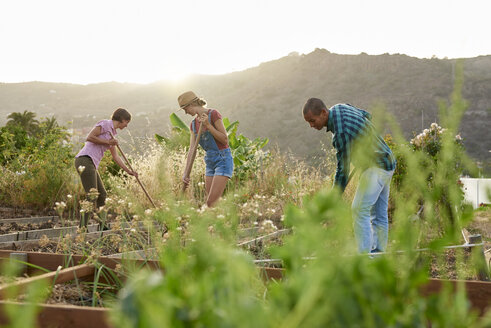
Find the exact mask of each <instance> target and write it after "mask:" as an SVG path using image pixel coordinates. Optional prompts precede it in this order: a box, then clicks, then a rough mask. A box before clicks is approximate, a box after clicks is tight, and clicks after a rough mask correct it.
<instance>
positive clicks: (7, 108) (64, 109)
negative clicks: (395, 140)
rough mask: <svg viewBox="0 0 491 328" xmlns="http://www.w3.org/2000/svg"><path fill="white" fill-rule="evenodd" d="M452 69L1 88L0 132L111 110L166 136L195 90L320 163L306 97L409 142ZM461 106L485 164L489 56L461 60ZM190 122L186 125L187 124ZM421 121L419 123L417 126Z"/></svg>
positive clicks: (345, 66) (250, 127) (300, 67)
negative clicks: (11, 122) (386, 125)
mask: <svg viewBox="0 0 491 328" xmlns="http://www.w3.org/2000/svg"><path fill="white" fill-rule="evenodd" d="M454 64H455V60H448V59H436V58H433V59H418V58H414V57H409V56H406V55H399V54H396V55H388V54H384V55H378V56H371V55H366V54H360V55H338V54H333V53H330V52H329V51H327V50H323V49H317V50H315V51H313V52H312V53H309V54H305V55H298V54H295V53H293V54H291V55H289V56H286V57H283V58H280V59H278V60H274V61H271V62H267V63H263V64H261V65H259V66H257V67H254V68H250V69H247V70H245V71H241V72H234V73H230V74H225V75H217V76H193V77H191V78H189V79H187V80H185V81H182V82H180V83H175V84H171V83H168V82H156V83H152V84H146V85H140V84H129V83H116V82H108V83H101V84H91V85H74V84H63V83H45V82H28V83H2V84H0V124H2V125H3V124H4V123H5V121H6V116H7V114H8V113H10V112H14V111H15V112H22V111H24V110H30V111H35V112H36V113H38V117H43V116H50V115H53V114H54V115H56V116H57V117H58V119H59V120H60V121H62V122H65V121H69V120H73V127H74V128H82V127H90V126H92V124H93V123H94V121H95V120H96V119H100V118H105V117H107V116H108V115H110V113H111V112H112V110H113V109H115V108H116V107H125V108H127V109H129V110H130V111H131V112H132V113H133V114H134V115H135V119H134V120H133V122H132V124H131V126H130V129H131V132H132V135H133V136H140V135H145V134H147V135H153V133H155V132H157V133H161V134H162V133H166V132H167V131H168V124H169V123H168V116H169V114H170V113H171V112H173V111H175V110H176V109H177V101H176V98H177V96H178V95H179V94H180V93H181V92H183V91H187V90H190V89H191V90H194V91H195V92H196V93H198V94H199V95H202V96H203V97H204V98H205V99H207V100H208V104H209V107H212V108H217V109H219V110H220V111H221V112H222V113H223V114H224V115H225V116H227V117H229V118H230V119H231V120H239V121H240V124H241V125H240V131H241V132H242V133H244V134H245V135H247V136H249V137H256V136H266V137H269V138H270V140H271V142H272V144H278V145H279V146H280V148H282V149H291V150H292V151H293V152H294V153H295V154H297V155H299V156H306V157H311V156H314V155H317V154H320V141H321V140H323V142H324V143H325V144H329V138H327V136H326V135H323V134H320V133H319V132H317V131H313V130H312V129H310V128H309V127H308V125H307V124H306V123H305V122H304V121H303V118H302V116H301V113H300V110H301V108H302V105H303V104H304V102H305V100H306V99H307V98H309V97H319V98H322V99H323V100H324V101H325V102H326V104H327V105H328V106H329V105H333V104H336V103H339V102H348V103H351V104H353V105H356V106H358V107H362V108H366V109H368V110H373V108H375V107H376V106H377V105H380V104H383V105H384V106H385V108H386V110H387V111H388V112H389V113H391V114H393V115H394V116H395V117H396V119H397V121H398V123H399V124H400V125H401V127H402V130H403V131H404V133H405V135H406V136H407V137H410V136H411V135H412V133H413V131H420V130H421V126H422V123H423V124H424V127H427V126H429V124H430V123H431V122H434V121H437V120H438V102H439V101H442V100H443V101H447V99H448V98H449V95H450V94H451V92H452V88H453V67H454ZM464 72H465V81H464V88H463V96H464V98H465V99H466V100H467V101H468V102H469V109H468V111H467V113H466V114H465V116H464V119H463V122H462V124H461V131H462V136H463V138H464V140H465V145H466V147H467V149H468V152H469V154H470V155H471V156H472V157H473V158H476V159H479V160H481V161H489V157H490V153H489V150H490V149H491V138H490V137H489V133H488V131H489V126H490V125H491V118H490V109H491V56H481V57H476V58H468V59H465V63H464ZM179 115H181V117H183V118H184V119H185V120H186V121H189V120H190V117H185V116H184V114H183V113H180V114H179ZM422 121H423V122H422Z"/></svg>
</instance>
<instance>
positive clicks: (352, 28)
mask: <svg viewBox="0 0 491 328" xmlns="http://www.w3.org/2000/svg"><path fill="white" fill-rule="evenodd" d="M490 13H491V1H490V0H405V1H398V0H337V1H331V0H318V1H314V0H296V1H291V0H241V1H234V0H161V1H157V0H134V1H126V0H80V1H73V0H43V1H40V0H0V44H1V46H0V82H23V81H33V80H36V81H50V82H71V83H82V84H87V83H97V82H105V81H120V82H138V83H150V82H154V81H157V80H166V79H177V78H181V77H184V76H186V75H188V74H192V73H202V74H223V73H228V72H232V71H237V70H243V69H246V68H249V67H252V66H257V65H259V64H260V63H261V62H265V61H269V60H274V59H278V58H281V57H283V56H286V55H288V54H289V53H290V52H292V51H297V52H299V53H309V52H311V51H313V50H314V49H315V48H325V49H327V50H329V51H331V52H334V53H340V54H359V53H360V52H366V53H368V54H373V55H377V54H382V53H390V54H394V53H403V54H407V55H410V56H415V57H420V58H423V57H431V56H432V55H436V56H437V57H439V58H443V57H449V58H457V57H474V56H479V55H488V54H491V37H490V35H491V25H490V23H489V15H490Z"/></svg>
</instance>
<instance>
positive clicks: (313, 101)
mask: <svg viewBox="0 0 491 328" xmlns="http://www.w3.org/2000/svg"><path fill="white" fill-rule="evenodd" d="M323 110H327V107H326V105H325V104H324V102H323V101H322V100H320V99H319V98H310V99H309V100H307V102H306V103H305V105H303V115H305V114H307V113H308V112H312V114H314V115H315V116H317V115H320V113H321V112H322V111H323Z"/></svg>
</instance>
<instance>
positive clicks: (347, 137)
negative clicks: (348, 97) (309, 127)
mask: <svg viewBox="0 0 491 328" xmlns="http://www.w3.org/2000/svg"><path fill="white" fill-rule="evenodd" d="M371 118H372V116H371V115H370V113H368V112H367V111H364V110H362V109H359V108H356V107H354V106H351V105H349V104H337V105H334V106H333V107H331V108H330V109H329V118H328V121H327V131H331V132H332V133H333V136H332V146H333V147H334V148H335V149H336V151H337V152H336V158H337V162H338V165H337V168H336V176H335V177H334V185H335V186H339V187H340V188H341V190H342V191H344V189H345V188H346V185H347V184H348V176H349V168H350V163H351V155H352V151H353V149H352V147H353V143H354V141H356V140H357V138H360V137H368V138H370V139H369V140H370V143H371V147H372V148H371V149H370V150H369V151H368V153H369V154H370V155H373V158H374V161H375V163H374V164H375V165H376V166H377V167H380V168H382V169H384V170H387V171H392V170H394V169H395V167H396V159H395V156H394V155H393V154H392V151H391V150H390V148H389V146H387V144H386V143H385V141H384V139H382V137H380V136H379V135H378V133H377V132H376V131H375V127H374V126H373V124H372V122H371ZM365 153H367V151H365Z"/></svg>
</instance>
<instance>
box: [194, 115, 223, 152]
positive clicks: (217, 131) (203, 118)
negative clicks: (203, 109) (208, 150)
mask: <svg viewBox="0 0 491 328" xmlns="http://www.w3.org/2000/svg"><path fill="white" fill-rule="evenodd" d="M199 119H200V122H201V124H203V126H204V127H205V128H206V129H207V130H208V131H210V133H211V134H212V135H213V137H214V138H215V140H217V141H218V142H219V143H221V144H224V145H226V144H228V136H227V131H226V130H225V126H224V125H223V121H222V119H218V120H216V121H215V123H214V126H213V124H211V123H210V122H209V121H208V115H207V114H201V115H200V117H199Z"/></svg>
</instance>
